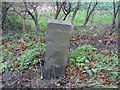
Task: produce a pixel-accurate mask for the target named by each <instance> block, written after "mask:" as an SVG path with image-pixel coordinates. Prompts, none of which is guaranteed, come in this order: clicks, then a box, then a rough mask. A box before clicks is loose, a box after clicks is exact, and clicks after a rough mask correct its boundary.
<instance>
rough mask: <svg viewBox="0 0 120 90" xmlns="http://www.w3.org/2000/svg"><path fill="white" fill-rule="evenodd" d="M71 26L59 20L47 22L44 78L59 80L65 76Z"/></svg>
mask: <svg viewBox="0 0 120 90" xmlns="http://www.w3.org/2000/svg"><path fill="white" fill-rule="evenodd" d="M70 32H71V24H70V23H68V22H65V21H60V20H51V21H49V22H48V25H47V31H46V51H45V70H44V78H48V79H51V78H57V77H58V78H59V77H60V76H61V75H64V74H65V67H66V66H67V60H68V50H69V47H70Z"/></svg>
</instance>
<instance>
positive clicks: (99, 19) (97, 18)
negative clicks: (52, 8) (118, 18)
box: [39, 11, 112, 27]
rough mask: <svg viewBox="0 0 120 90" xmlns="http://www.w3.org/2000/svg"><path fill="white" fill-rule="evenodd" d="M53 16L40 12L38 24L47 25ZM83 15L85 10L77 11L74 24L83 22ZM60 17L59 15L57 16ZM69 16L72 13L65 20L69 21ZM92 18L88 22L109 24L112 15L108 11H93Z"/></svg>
mask: <svg viewBox="0 0 120 90" xmlns="http://www.w3.org/2000/svg"><path fill="white" fill-rule="evenodd" d="M54 16H55V14H52V13H51V14H50V13H49V14H48V13H44V14H42V16H41V19H40V22H39V24H40V25H41V26H43V27H45V26H46V25H47V22H48V20H50V19H54ZM85 17H86V12H85V11H79V12H78V13H77V14H76V17H75V21H74V22H75V25H82V24H84V22H85ZM59 18H60V17H59ZM71 18H72V13H70V14H69V16H68V17H67V18H66V21H69V22H71ZM91 19H92V16H91V18H90V20H89V22H88V24H93V25H96V24H98V25H99V24H103V25H105V24H110V23H111V22H112V15H110V14H109V12H108V13H104V12H103V13H101V12H98V11H95V12H94V16H93V20H91Z"/></svg>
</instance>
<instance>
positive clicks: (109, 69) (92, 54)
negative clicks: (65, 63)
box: [69, 45, 120, 81]
mask: <svg viewBox="0 0 120 90" xmlns="http://www.w3.org/2000/svg"><path fill="white" fill-rule="evenodd" d="M118 62H119V59H118V55H117V54H112V55H102V54H101V53H98V52H97V49H96V48H94V47H92V46H91V45H83V46H79V47H78V48H77V49H76V50H74V51H72V52H70V56H69V66H75V67H83V68H84V69H85V71H86V73H88V74H89V75H90V76H93V75H94V74H98V73H100V72H103V73H106V74H108V75H109V79H110V80H112V81H115V80H116V78H120V77H118V72H117V68H118V65H119V64H118Z"/></svg>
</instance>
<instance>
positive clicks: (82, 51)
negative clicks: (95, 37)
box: [69, 45, 97, 67]
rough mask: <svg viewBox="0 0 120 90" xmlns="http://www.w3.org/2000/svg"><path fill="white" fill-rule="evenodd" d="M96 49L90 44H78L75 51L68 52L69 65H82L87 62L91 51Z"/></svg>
mask: <svg viewBox="0 0 120 90" xmlns="http://www.w3.org/2000/svg"><path fill="white" fill-rule="evenodd" d="M95 50H97V49H96V48H94V47H92V46H91V45H83V46H79V47H78V48H77V49H76V50H75V51H72V52H71V53H70V62H69V64H70V65H75V66H77V67H79V66H84V65H85V64H84V63H89V62H90V61H89V59H90V58H91V57H92V56H91V53H94V52H93V51H95Z"/></svg>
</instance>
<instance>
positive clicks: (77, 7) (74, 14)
mask: <svg viewBox="0 0 120 90" xmlns="http://www.w3.org/2000/svg"><path fill="white" fill-rule="evenodd" d="M79 6H80V0H78V3H77V6H76V8H75V10H74V11H73V16H72V21H71V23H72V31H73V30H74V19H75V16H76V14H77V12H78V10H79Z"/></svg>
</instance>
